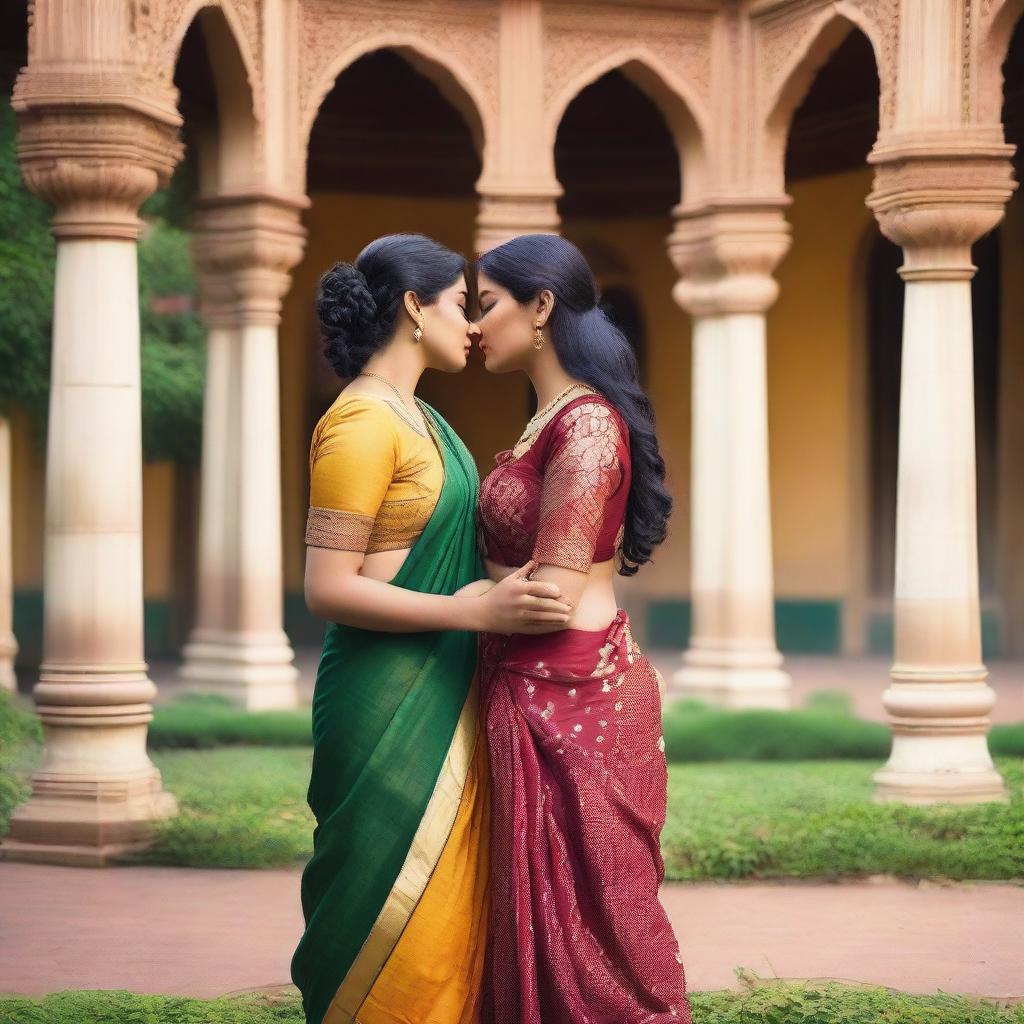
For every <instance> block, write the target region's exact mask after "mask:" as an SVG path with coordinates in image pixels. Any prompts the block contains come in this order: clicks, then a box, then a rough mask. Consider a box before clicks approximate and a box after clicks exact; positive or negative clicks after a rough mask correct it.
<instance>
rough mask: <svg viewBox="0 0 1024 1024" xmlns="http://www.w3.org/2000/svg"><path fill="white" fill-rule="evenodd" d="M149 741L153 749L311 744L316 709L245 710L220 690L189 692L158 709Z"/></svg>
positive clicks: (151, 723)
mask: <svg viewBox="0 0 1024 1024" xmlns="http://www.w3.org/2000/svg"><path fill="white" fill-rule="evenodd" d="M148 742H149V747H150V749H151V750H168V749H175V748H178V749H180V748H193V749H197V750H203V749H209V748H211V747H220V746H230V745H233V744H239V743H245V744H250V745H259V746H274V747H310V746H312V744H313V725H312V712H311V710H310V709H309V708H297V709H295V710H294V711H244V710H242V709H241V708H238V707H235V706H234V705H233V704H231V703H230V702H229V701H228V700H227V699H226V698H224V697H221V696H218V695H216V694H187V695H185V696H182V697H180V698H178V699H177V700H176V701H174V702H173V703H171V704H168V705H166V706H164V707H158V708H156V709H155V711H154V713H153V721H152V722H150V724H149V741H148Z"/></svg>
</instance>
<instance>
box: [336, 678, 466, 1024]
mask: <svg viewBox="0 0 1024 1024" xmlns="http://www.w3.org/2000/svg"><path fill="white" fill-rule="evenodd" d="M478 693H479V681H478V675H477V674H476V673H474V676H473V681H472V683H471V684H470V687H469V692H468V694H467V695H466V700H465V703H464V704H463V705H462V711H461V713H460V714H459V721H458V723H457V724H456V726H455V734H454V735H453V737H452V742H451V743H450V744H449V747H448V753H447V754H446V755H445V759H444V763H443V764H442V765H441V771H440V772H439V774H438V777H437V783H436V784H435V786H434V792H433V793H432V794H431V797H430V800H429V801H428V803H427V807H426V810H425V811H424V813H423V819H422V820H421V822H420V827H419V828H418V829H417V830H416V834H415V835H414V836H413V840H412V845H411V846H410V847H409V853H408V854H407V855H406V858H405V862H404V863H403V865H402V870H401V871H400V872H399V873H398V878H397V879H395V884H394V885H393V886H392V887H391V892H390V893H389V894H388V898H387V899H386V900H385V901H384V906H383V907H382V908H381V911H380V914H378V915H377V920H376V921H375V922H374V924H373V928H371V929H370V934H369V935H368V936H367V937H366V941H365V942H364V943H363V945H362V948H361V949H360V950H359V953H358V955H357V956H356V958H355V960H354V961H353V962H352V966H351V967H350V968H349V970H348V973H347V974H346V975H345V978H344V980H343V981H342V983H341V985H340V987H339V988H338V991H337V993H335V996H334V999H332V1000H331V1005H330V1006H329V1007H328V1010H327V1013H326V1014H325V1015H324V1019H323V1024H356V1017H355V1015H356V1013H358V1011H359V1008H360V1006H362V1004H363V1001H364V1000H365V999H366V997H367V996H368V995H369V993H370V989H372V988H373V984H374V982H375V981H376V980H377V976H378V975H379V974H380V972H381V970H382V969H383V967H384V964H385V963H386V962H387V959H388V957H389V956H391V953H392V952H393V951H394V948H395V946H396V945H398V940H399V939H400V938H401V936H402V932H403V931H404V929H405V926H406V925H407V924H408V923H409V918H411V917H412V914H413V911H414V910H415V909H416V906H417V904H418V903H419V901H420V899H421V898H422V896H423V892H424V890H425V889H426V887H427V883H428V882H429V881H430V876H431V875H432V874H433V872H434V868H436V867H437V862H438V861H439V860H440V859H441V854H442V852H443V851H444V847H445V844H446V843H447V842H448V837H449V836H450V835H451V831H452V827H453V826H454V824H455V818H456V817H457V815H458V812H459V805H460V804H461V803H462V795H463V792H464V790H465V786H466V778H467V776H468V775H469V768H470V764H471V763H472V760H473V748H474V745H475V741H476V730H477V717H478Z"/></svg>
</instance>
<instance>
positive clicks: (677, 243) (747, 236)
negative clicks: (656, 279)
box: [668, 196, 790, 316]
mask: <svg viewBox="0 0 1024 1024" xmlns="http://www.w3.org/2000/svg"><path fill="white" fill-rule="evenodd" d="M789 202H790V200H789V198H788V197H787V196H776V197H767V198H763V199H759V198H754V197H728V198H714V199H708V200H705V201H702V202H701V203H700V204H699V205H695V206H689V207H688V206H678V207H676V209H675V228H674V230H673V232H672V234H671V235H669V238H668V252H669V256H670V257H671V259H672V262H673V264H674V265H675V267H676V269H677V270H678V271H679V281H678V283H677V284H676V286H675V288H674V289H673V292H672V294H673V296H674V298H675V300H676V302H678V303H679V305H680V306H682V307H683V309H685V310H686V311H687V312H689V313H690V314H691V315H693V316H711V315H714V314H722V313H763V312H765V310H767V309H768V307H769V306H771V304H772V303H773V302H774V301H775V298H776V296H777V295H778V291H779V288H778V285H777V284H776V282H775V279H774V278H773V277H772V274H773V273H774V271H775V268H776V266H778V264H779V261H780V260H781V259H782V257H783V256H785V254H786V252H787V250H788V249H789V244H790V230H789V224H788V223H787V222H786V218H785V215H784V212H783V211H784V210H785V208H786V206H788V205H789Z"/></svg>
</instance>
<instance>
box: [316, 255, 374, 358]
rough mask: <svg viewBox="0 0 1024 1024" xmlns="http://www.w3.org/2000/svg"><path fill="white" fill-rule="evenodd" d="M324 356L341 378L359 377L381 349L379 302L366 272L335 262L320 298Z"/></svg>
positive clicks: (323, 282)
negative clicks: (365, 275) (378, 323)
mask: <svg viewBox="0 0 1024 1024" xmlns="http://www.w3.org/2000/svg"><path fill="white" fill-rule="evenodd" d="M316 315H317V317H318V318H319V319H320V336H321V338H322V339H323V345H324V354H325V355H326V356H327V359H328V361H329V362H330V364H331V366H333V367H334V372H335V373H336V374H337V375H338V376H339V377H355V376H356V375H357V374H358V373H359V372H360V371H361V370H362V368H363V366H364V365H365V364H366V360H367V359H369V358H370V356H371V355H373V353H374V352H375V351H376V350H377V348H378V347H379V341H380V338H379V337H378V331H377V329H376V325H377V303H376V301H375V300H374V298H373V295H372V294H371V292H370V286H369V284H368V283H367V281H366V278H365V277H364V276H363V274H362V271H360V270H359V269H358V268H357V267H355V266H354V265H353V264H351V263H335V264H334V266H333V267H331V269H330V270H328V271H327V273H326V274H324V275H323V277H321V278H320V287H319V289H318V290H317V295H316Z"/></svg>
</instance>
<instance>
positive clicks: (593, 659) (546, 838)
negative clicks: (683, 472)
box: [480, 610, 691, 1024]
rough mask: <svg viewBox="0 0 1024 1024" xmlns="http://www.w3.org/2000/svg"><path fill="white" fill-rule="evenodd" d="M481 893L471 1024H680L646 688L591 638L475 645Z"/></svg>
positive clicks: (603, 640) (639, 664)
mask: <svg viewBox="0 0 1024 1024" xmlns="http://www.w3.org/2000/svg"><path fill="white" fill-rule="evenodd" d="M480 663H481V685H482V687H483V690H482V697H483V708H484V710H483V715H484V719H485V724H486V731H487V738H488V742H489V745H490V761H491V768H492V772H491V774H492V783H493V788H492V796H491V798H492V807H493V814H492V889H493V891H492V894H491V908H492V909H491V916H490V935H489V937H488V942H489V946H488V951H487V961H486V964H485V968H484V986H483V995H482V1004H481V1015H480V1022H481V1024H554V1022H557V1024H690V1021H691V1009H690V1005H689V1002H688V1000H687V997H686V994H685V992H686V978H685V971H684V968H683V963H682V955H681V953H680V949H679V944H678V942H677V941H676V937H675V935H674V933H673V930H672V926H671V923H670V921H669V919H668V916H667V914H666V913H665V910H664V908H663V907H662V905H661V903H660V901H659V898H658V886H659V883H660V882H661V881H662V880H663V879H664V872H665V868H664V861H663V859H662V855H661V850H660V833H661V829H662V827H663V825H664V821H665V811H666V788H667V765H666V762H665V755H664V739H663V737H662V735H661V697H660V693H659V689H658V682H657V677H656V675H655V672H654V669H653V667H652V666H651V664H650V663H649V662H648V660H647V659H646V658H645V657H644V656H643V654H642V653H641V652H640V649H639V648H638V647H637V645H636V644H635V643H634V641H633V639H632V636H631V634H630V631H629V620H628V616H627V615H626V613H625V612H624V611H621V610H620V611H619V612H618V614H617V615H616V617H615V619H614V621H613V622H612V623H611V624H610V625H609V627H608V628H607V629H605V630H578V629H566V630H563V631H561V632H558V633H551V634H547V635H536V636H519V635H516V636H511V637H503V636H498V635H495V634H483V635H482V637H481V657H480Z"/></svg>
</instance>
